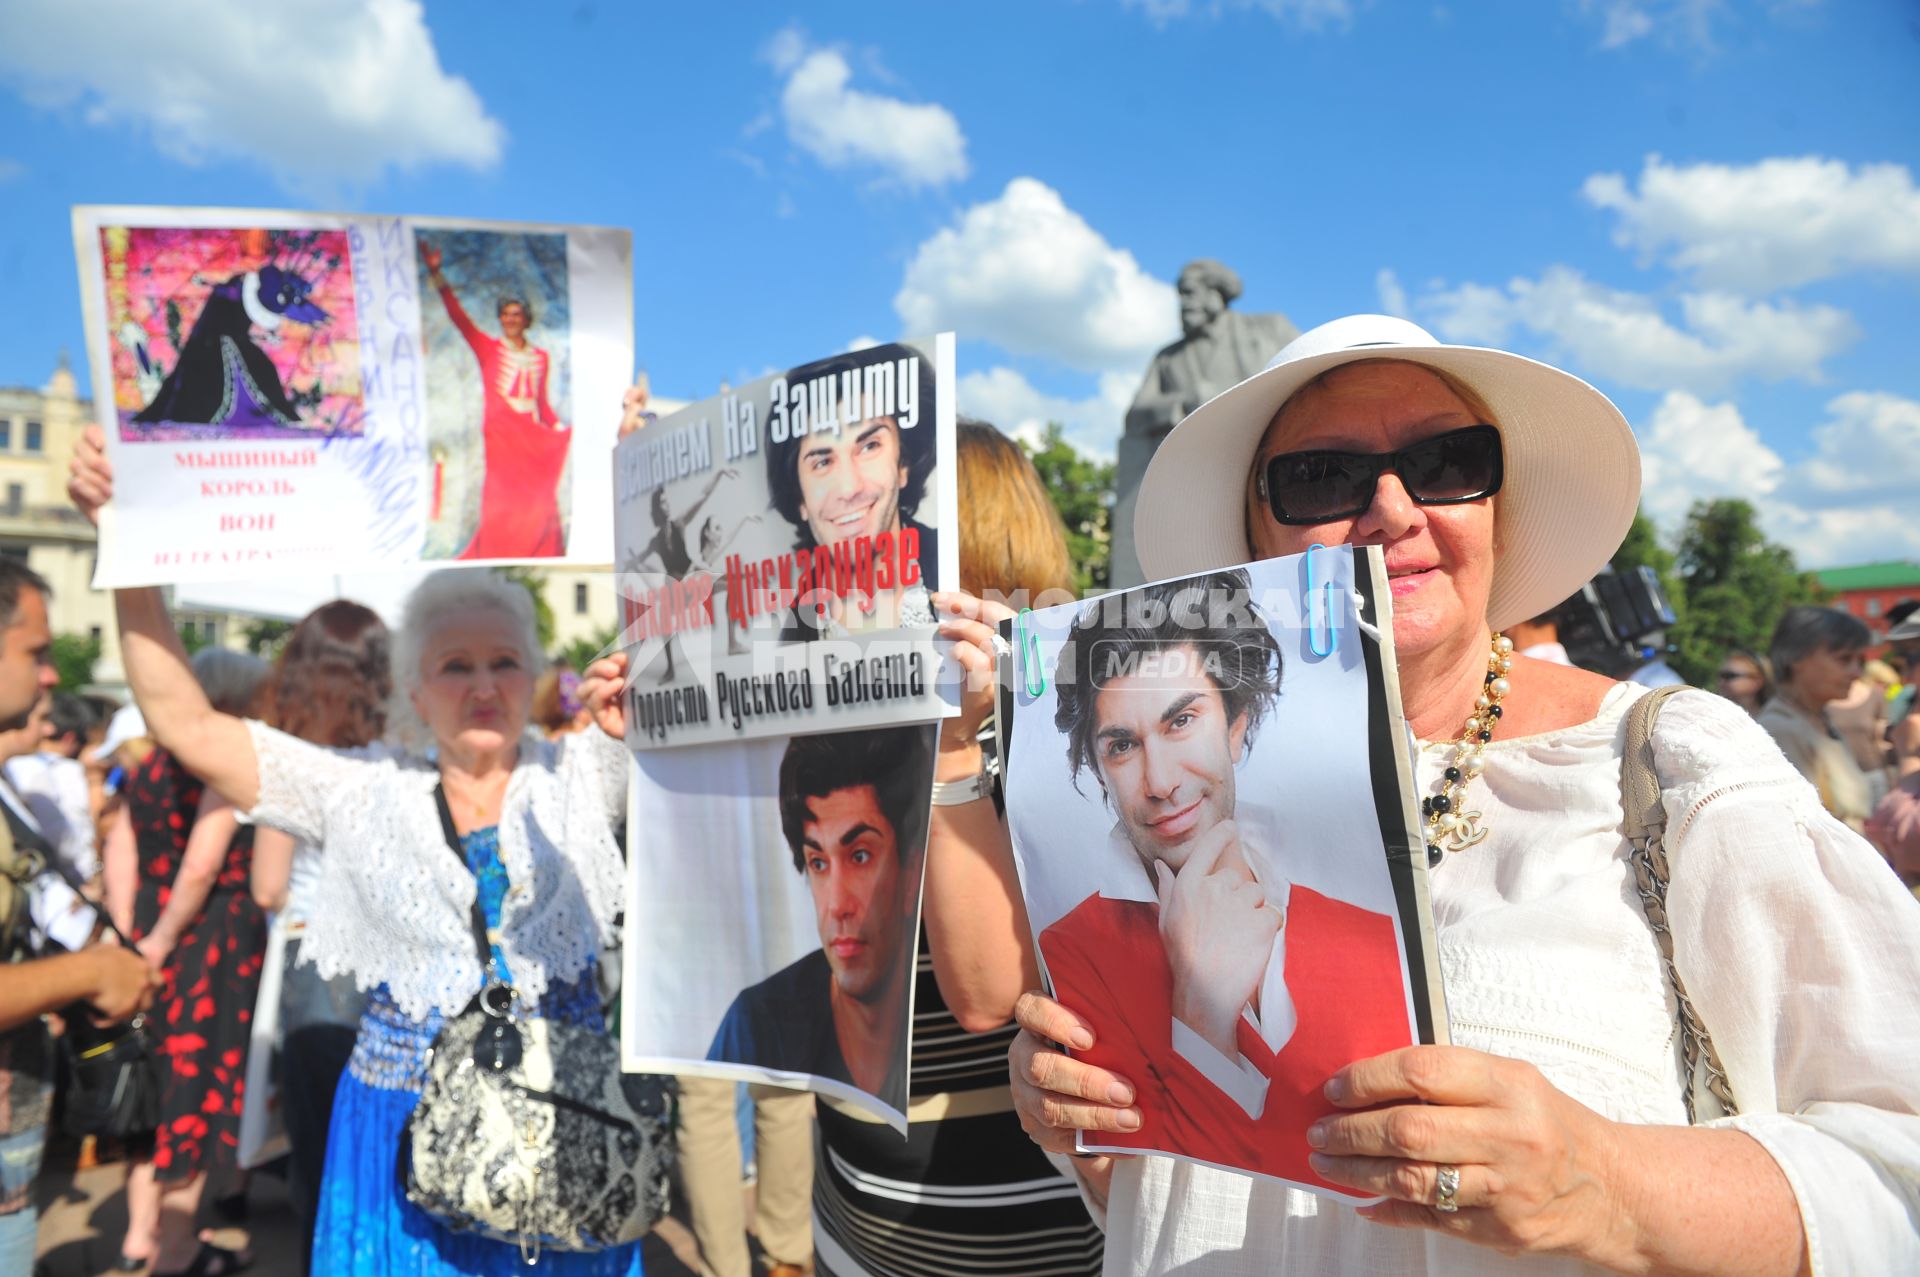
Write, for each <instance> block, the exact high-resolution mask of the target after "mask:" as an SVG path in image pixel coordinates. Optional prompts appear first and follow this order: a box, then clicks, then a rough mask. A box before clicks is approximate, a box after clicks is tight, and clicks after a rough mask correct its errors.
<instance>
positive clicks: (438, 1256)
mask: <svg viewBox="0 0 1920 1277" xmlns="http://www.w3.org/2000/svg"><path fill="white" fill-rule="evenodd" d="M541 1011H542V1013H543V1014H545V1015H548V1016H550V1017H552V1018H555V1019H560V1020H565V1021H569V1022H572V1023H576V1024H587V1025H590V1026H593V1027H598V1025H599V1023H600V1008H599V1005H598V1004H597V1002H596V1001H595V999H594V977H593V971H592V969H591V968H589V969H588V970H587V971H586V972H585V973H584V975H583V977H582V978H581V980H579V981H578V982H576V983H571V984H568V985H565V986H559V987H556V988H553V989H550V990H549V991H548V995H547V997H546V998H544V999H542V1006H541ZM441 1023H442V1017H441V1016H440V1015H439V1014H438V1013H435V1014H432V1015H429V1016H428V1017H427V1019H426V1020H425V1021H424V1022H423V1021H420V1020H414V1019H411V1018H409V1017H407V1016H405V1015H403V1014H401V1012H400V1010H399V1008H397V1007H396V1006H394V1004H393V1000H392V999H391V998H390V997H388V996H387V991H386V989H385V987H384V986H383V987H382V988H380V989H377V990H375V991H374V993H373V996H372V997H371V998H370V999H369V1001H368V1005H367V1010H366V1014H365V1015H363V1016H362V1017H361V1019H360V1036H359V1039H358V1040H357V1041H356V1042H355V1043H354V1048H353V1058H352V1060H351V1061H350V1062H349V1063H348V1065H347V1072H346V1075H345V1076H344V1077H342V1078H341V1079H340V1089H339V1091H338V1092H337V1093H336V1095H335V1096H334V1102H333V1126H332V1130H331V1132H330V1134H329V1135H328V1138H327V1169H326V1175H325V1177H324V1179H323V1180H322V1181H321V1185H320V1215H319V1220H318V1222H317V1223H316V1225H315V1228H314V1238H313V1271H314V1272H315V1273H326V1274H328V1277H335V1275H336V1274H338V1275H341V1277H468V1275H469V1274H483V1275H486V1274H498V1275H499V1277H507V1275H508V1274H513V1273H521V1272H525V1271H526V1269H527V1265H526V1264H525V1263H523V1262H522V1260H521V1257H520V1249H519V1247H517V1246H515V1245H513V1244H512V1243H507V1242H496V1241H491V1240H489V1239H487V1238H484V1237H477V1236H474V1235H472V1234H470V1233H456V1232H453V1231H452V1230H450V1229H448V1228H445V1227H443V1226H442V1225H441V1224H440V1223H439V1222H438V1221H437V1220H435V1219H434V1218H433V1217H432V1216H431V1215H428V1214H426V1213H425V1212H424V1211H422V1210H421V1209H420V1208H419V1207H417V1206H415V1205H414V1204H413V1203H412V1202H409V1201H408V1200H407V1197H406V1193H405V1192H404V1191H402V1189H401V1187H400V1177H399V1173H398V1169H397V1168H398V1165H399V1153H400V1139H401V1132H402V1130H403V1129H404V1127H405V1126H406V1121H407V1118H408V1117H409V1116H411V1115H412V1113H413V1109H414V1106H415V1105H416V1104H418V1103H419V1102H420V1088H421V1085H422V1082H423V1080H424V1077H425V1071H426V1054H427V1048H428V1047H429V1046H431V1045H432V1043H433V1039H434V1037H435V1036H436V1035H437V1034H438V1033H439V1032H440V1026H441ZM536 1267H537V1268H538V1269H539V1271H541V1272H550V1273H557V1274H564V1275H565V1277H640V1272H641V1269H640V1243H638V1242H634V1243H632V1244H631V1245H627V1246H620V1247H616V1248H615V1249H613V1250H606V1251H599V1252H597V1253H594V1254H570V1253H564V1252H558V1251H544V1252H542V1253H541V1255H540V1260H539V1263H538V1264H537V1265H536Z"/></svg>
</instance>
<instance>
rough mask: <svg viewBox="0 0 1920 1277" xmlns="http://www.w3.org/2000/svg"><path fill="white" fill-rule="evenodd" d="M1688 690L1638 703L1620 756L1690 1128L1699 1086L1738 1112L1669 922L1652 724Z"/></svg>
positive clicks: (1630, 836)
mask: <svg viewBox="0 0 1920 1277" xmlns="http://www.w3.org/2000/svg"><path fill="white" fill-rule="evenodd" d="M1686 690H1688V689H1686V688H1684V687H1662V688H1658V689H1656V690H1655V691H1651V692H1648V693H1647V694H1646V695H1645V696H1642V697H1641V698H1640V699H1639V700H1637V701H1635V702H1634V703H1633V707H1632V708H1631V709H1629V710H1628V711H1627V736H1626V742H1625V747H1624V748H1623V749H1622V750H1621V752H1620V809H1621V811H1622V813H1624V815H1625V820H1624V821H1623V822H1622V824H1623V827H1624V829H1625V832H1626V835H1627V841H1628V843H1630V844H1631V845H1632V847H1633V880H1634V885H1635V887H1636V888H1638V890H1639V892H1640V904H1641V906H1642V907H1643V908H1644V909H1645V911H1646V915H1647V925H1648V926H1650V927H1652V928H1653V935H1654V939H1655V940H1657V941H1658V942H1659V945H1660V964H1661V966H1662V967H1664V968H1665V969H1666V973H1667V981H1668V983H1669V984H1671V985H1672V986H1673V997H1674V1001H1675V1002H1676V1003H1678V1004H1679V1008H1680V1050H1681V1053H1682V1055H1683V1056H1684V1057H1685V1059H1686V1062H1687V1085H1686V1089H1685V1090H1684V1091H1683V1092H1682V1093H1681V1097H1680V1098H1681V1101H1682V1102H1683V1103H1684V1104H1685V1105H1686V1109H1687V1122H1688V1124H1689V1125H1692V1124H1693V1123H1694V1122H1695V1121H1696V1120H1697V1119H1696V1117H1695V1114H1694V1092H1695V1090H1696V1088H1697V1087H1698V1086H1699V1085H1703V1084H1704V1085H1705V1087H1706V1089H1707V1093H1708V1094H1709V1095H1711V1096H1712V1097H1713V1098H1714V1099H1715V1100H1717V1101H1718V1102H1719V1104H1720V1106H1721V1108H1723V1109H1724V1110H1725V1111H1726V1112H1727V1113H1728V1114H1729V1115H1731V1114H1734V1113H1738V1112H1739V1111H1740V1109H1739V1106H1738V1105H1737V1104H1735V1103H1734V1099H1733V1087H1732V1085H1731V1084H1730V1083H1729V1082H1728V1081H1727V1071H1726V1069H1725V1068H1723V1067H1722V1066H1721V1064H1720V1053H1719V1052H1718V1051H1716V1050H1715V1049H1714V1046H1713V1038H1712V1037H1710V1036H1709V1035H1708V1033H1707V1026H1706V1024H1705V1022H1703V1021H1702V1020H1701V1019H1700V1013H1699V1012H1698V1011H1696V1010H1694V1007H1693V1002H1692V1000H1691V999H1690V998H1688V997H1687V986H1686V984H1685V982H1684V981H1682V980H1681V979H1680V969H1679V968H1678V967H1677V966H1675V965H1674V961H1673V930H1672V928H1671V927H1670V926H1669V925H1668V921H1667V880H1668V878H1669V877H1670V876H1671V868H1670V866H1669V865H1668V863H1667V849H1666V845H1665V838H1666V832H1667V809H1666V804H1665V803H1664V802H1662V800H1661V795H1660V777H1659V774H1658V773H1657V772H1655V771H1654V766H1653V724H1654V720H1655V719H1657V718H1659V717H1660V707H1661V706H1662V705H1664V704H1665V703H1666V700H1667V698H1668V697H1669V696H1671V695H1673V694H1674V693H1675V692H1683V691H1686Z"/></svg>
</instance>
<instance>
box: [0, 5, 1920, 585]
mask: <svg viewBox="0 0 1920 1277" xmlns="http://www.w3.org/2000/svg"><path fill="white" fill-rule="evenodd" d="M294 9H299V10H300V12H299V13H298V14H297V15H296V14H294V13H293V12H292V10H294ZM169 12H170V13H171V14H172V15H173V17H172V19H171V20H170V21H168V22H167V23H164V24H162V23H159V22H157V21H156V19H155V16H154V14H155V10H154V8H153V7H152V6H150V5H143V4H136V3H132V2H131V0H95V2H92V3H87V2H82V0H10V3H9V4H8V5H7V6H6V7H5V9H4V11H0V287H3V288H4V290H5V293H6V295H7V296H8V297H10V298H11V299H12V303H13V304H12V305H10V306H7V307H5V308H4V309H0V384H29V385H33V384H39V383H40V382H41V381H43V380H44V379H45V377H46V375H47V373H48V371H49V370H50V369H51V367H52V365H53V362H54V359H55V358H56V356H57V355H58V353H59V352H60V350H61V349H63V348H67V349H71V350H72V351H73V352H74V353H75V356H76V358H79V357H80V356H81V353H82V351H83V346H84V342H83V334H82V331H81V327H80V320H79V306H78V300H77V296H76V285H75V273H74V267H73V263H72V253H71V246H70V237H69V231H68V224H67V208H68V206H69V205H71V204H74V203H79V202H102V203H104V202H129V203H131V202H139V203H169V204H227V205H246V206H269V207H309V208H327V209H347V210H370V211H379V212H402V213H426V214H439V215H452V216H473V217H497V218H525V219H532V220H540V221H560V222H591V223H601V224H612V225H624V226H628V227H631V228H632V230H633V232H634V256H635V270H634V273H635V310H636V337H637V343H638V351H637V359H638V362H639V363H640V364H641V365H642V366H644V367H645V368H647V369H648V371H649V373H650V375H651V377H652V380H653V384H654V387H655V389H656V391H657V392H658V393H660V394H662V395H668V396H675V397H682V398H691V397H698V396H703V395H707V394H711V393H713V392H714V391H715V390H716V389H717V388H718V385H719V383H720V382H722V381H727V380H731V381H740V380H743V379H745V378H748V377H751V376H755V375H758V374H759V373H760V372H762V371H764V370H766V369H768V368H770V367H773V366H777V365H785V364H788V363H792V362H796V361H799V360H801V359H805V358H809V357H812V356H815V355H819V354H822V353H825V352H827V351H829V350H832V349H836V348H839V347H842V346H845V345H846V344H848V343H849V342H852V341H855V340H857V339H861V338H882V339H884V338H887V337H891V336H895V335H898V334H901V333H902V332H911V333H919V332H925V331H929V330H931V329H933V328H935V327H949V328H953V329H955V330H956V331H958V333H959V334H960V338H961V342H960V371H961V373H962V386H961V406H962V408H963V410H965V411H969V412H971V413H973V414H975V415H979V416H984V417H987V418H989V419H991V420H996V421H998V422H999V423H1001V424H1002V425H1005V426H1007V427H1009V428H1014V427H1020V426H1027V427H1029V428H1030V427H1031V426H1032V425H1033V424H1034V423H1036V422H1038V421H1040V420H1044V419H1047V418H1050V417H1051V418H1057V419H1060V420H1062V421H1064V422H1065V423H1066V424H1067V425H1068V427H1069V429H1070V431H1071V433H1072V435H1073V437H1074V438H1075V439H1076V441H1078V442H1079V443H1081V444H1082V445H1083V446H1085V447H1088V448H1089V449H1091V450H1095V451H1110V450H1111V448H1112V446H1113V440H1114V439H1115V438H1116V437H1117V434H1118V430H1119V423H1120V419H1121V415H1122V413H1123V411H1124V408H1125V404H1126V402H1127V400H1128V399H1130V398H1131V396H1132V394H1133V392H1134V390H1135V388H1136V386H1137V384H1138V380H1139V375H1140V372H1141V370H1142V369H1143V368H1144V366H1145V362H1146V359H1147V357H1148V356H1149V355H1150V353H1151V351H1152V350H1153V349H1154V348H1155V347H1157V346H1158V345H1160V344H1162V343H1164V342H1165V341H1167V340H1169V339H1171V338H1172V337H1173V336H1174V335H1176V332H1177V320H1176V318H1175V313H1174V309H1173V303H1172V293H1171V283H1170V281H1171V280H1172V279H1173V278H1174V277H1175V275H1176V274H1177V273H1178V271H1179V268H1180V265H1181V264H1182V263H1183V262H1184V261H1186V260H1188V259H1189V258H1192V257H1196V256H1202V255H1205V256H1213V257H1218V258H1220V259H1221V260H1223V261H1226V262H1227V263H1229V264H1231V265H1232V266H1234V267H1235V268H1237V269H1238V270H1239V271H1240V272H1241V274H1242V276H1243V277H1244V279H1245V280H1246V284H1247V291H1246V295H1245V296H1244V297H1243V298H1241V300H1240V301H1239V303H1237V304H1238V305H1239V306H1240V307H1241V308H1242V309H1251V310H1279V311H1283V312H1285V313H1286V314H1287V315H1288V316H1289V317H1291V318H1292V319H1293V320H1294V322H1295V323H1297V324H1299V325H1301V326H1302V327H1306V326H1310V325H1312V324H1314V323H1317V322H1320V321H1323V320H1326V319H1330V318H1333V317H1335V316H1337V315H1340V314H1345V313H1350V312H1353V311H1359V310H1380V309H1393V310H1396V311H1400V312H1403V313H1406V314H1408V315H1410V316H1411V317H1412V318H1414V319H1416V320H1418V321H1419V322H1421V323H1423V324H1425V325H1426V326H1428V327H1429V328H1431V329H1433V330H1434V331H1435V332H1436V333H1438V334H1440V335H1442V336H1443V337H1447V338H1450V339H1454V340H1459V341H1466V342H1471V343H1478V344H1498V345H1503V346H1505V347H1507V348H1509V349H1515V350H1518V351H1521V352H1522V353H1526V354H1531V355H1535V356H1538V357H1542V358H1547V359H1550V360H1552V361H1554V362H1557V363H1560V364H1562V365H1563V366H1565V367H1568V368H1570V369H1571V370H1573V371H1575V372H1577V373H1579V374H1581V375H1583V376H1585V377H1587V378H1588V379H1589V380H1592V381H1594V382H1595V383H1596V384H1598V385H1599V386H1601V388H1602V389H1604V390H1606V391H1607V392H1608V393H1610V394H1612V395H1614V396H1615V397H1616V399H1617V400H1618V401H1619V402H1620V404H1621V406H1622V407H1623V409H1625V411H1626V413H1627V415H1628V417H1629V419H1630V420H1632V421H1633V422H1634V424H1635V428H1636V430H1637V431H1638V432H1639V433H1640V437H1641V441H1642V447H1643V451H1644V453H1645V455H1646V458H1647V462H1648V466H1647V472H1648V479H1649V487H1648V507H1649V509H1650V510H1651V511H1652V512H1653V513H1654V514H1655V515H1656V516H1657V517H1658V518H1660V519H1661V520H1662V522H1663V524H1664V525H1665V526H1669V527H1670V526H1673V525H1674V523H1675V522H1676V521H1677V519H1678V517H1679V516H1680V515H1681V514H1682V513H1683V512H1684V510H1685V509H1686V506H1687V504H1688V502H1689V501H1690V500H1692V499H1694V498H1696V497H1699V496H1712V495H1741V496H1746V497H1749V498H1751V499H1753V500H1755V501H1756V502H1757V503H1759V505H1760V506H1761V509H1762V511H1763V515H1764V517H1765V519H1766V523H1767V526H1768V528H1769V530H1770V531H1771V532H1772V534H1773V535H1774V536H1775V537H1777V538H1778V539H1780V540H1783V541H1785V542H1787V543H1788V544H1790V545H1791V546H1793V548H1794V549H1795V550H1796V551H1797V552H1798V553H1799V555H1800V556H1801V558H1802V561H1803V562H1805V563H1808V564H1811V565H1825V564H1832V563H1841V562H1859V561H1864V560H1869V559H1878V558H1890V557H1901V556H1905V557H1920V519H1915V518H1914V517H1912V511H1913V510H1914V509H1916V508H1920V503H1916V501H1915V497H1914V494H1915V493H1916V492H1920V360H1917V359H1916V358H1915V349H1916V344H1915V343H1916V339H1917V338H1920V190H1916V186H1915V180H1914V171H1915V167H1916V159H1917V157H1916V151H1920V127H1917V126H1920V6H1916V5H1915V4H1912V3H1902V2H1899V0H1853V2H1845V3H1843V2H1842V0H1487V2H1484V3H1472V4H1468V3H1462V2H1459V0H1456V2H1455V3H1451V4H1429V3H1395V2H1393V0H1217V2H1214V3H1207V2H1204V0H1025V2H1024V3H1007V4H1001V3H989V2H987V0H977V2H976V3H973V4H970V5H966V6H955V5H932V4H901V5H891V6H886V7H884V8H883V7H881V6H874V5H870V4H866V5H854V4H831V3H813V4H809V5H806V6H804V8H803V9H800V8H795V7H767V6H763V5H758V4H750V3H736V4H729V5H715V6H672V7H668V6H659V5H627V4H614V3H608V2H606V0H598V2H593V3H577V4H575V3H562V4H554V5H537V4H528V3H525V2H524V0H522V2H520V3H514V4H508V3H501V2H499V0H469V2H468V3H464V4H450V3H432V4H428V5H426V6H425V7H424V8H423V7H421V6H420V5H418V4H415V3H413V2H412V0H310V2H309V3H306V4H303V5H300V6H259V5H251V4H245V3H241V2H240V0H179V2H178V3H176V4H174V5H172V6H170V7H169Z"/></svg>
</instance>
